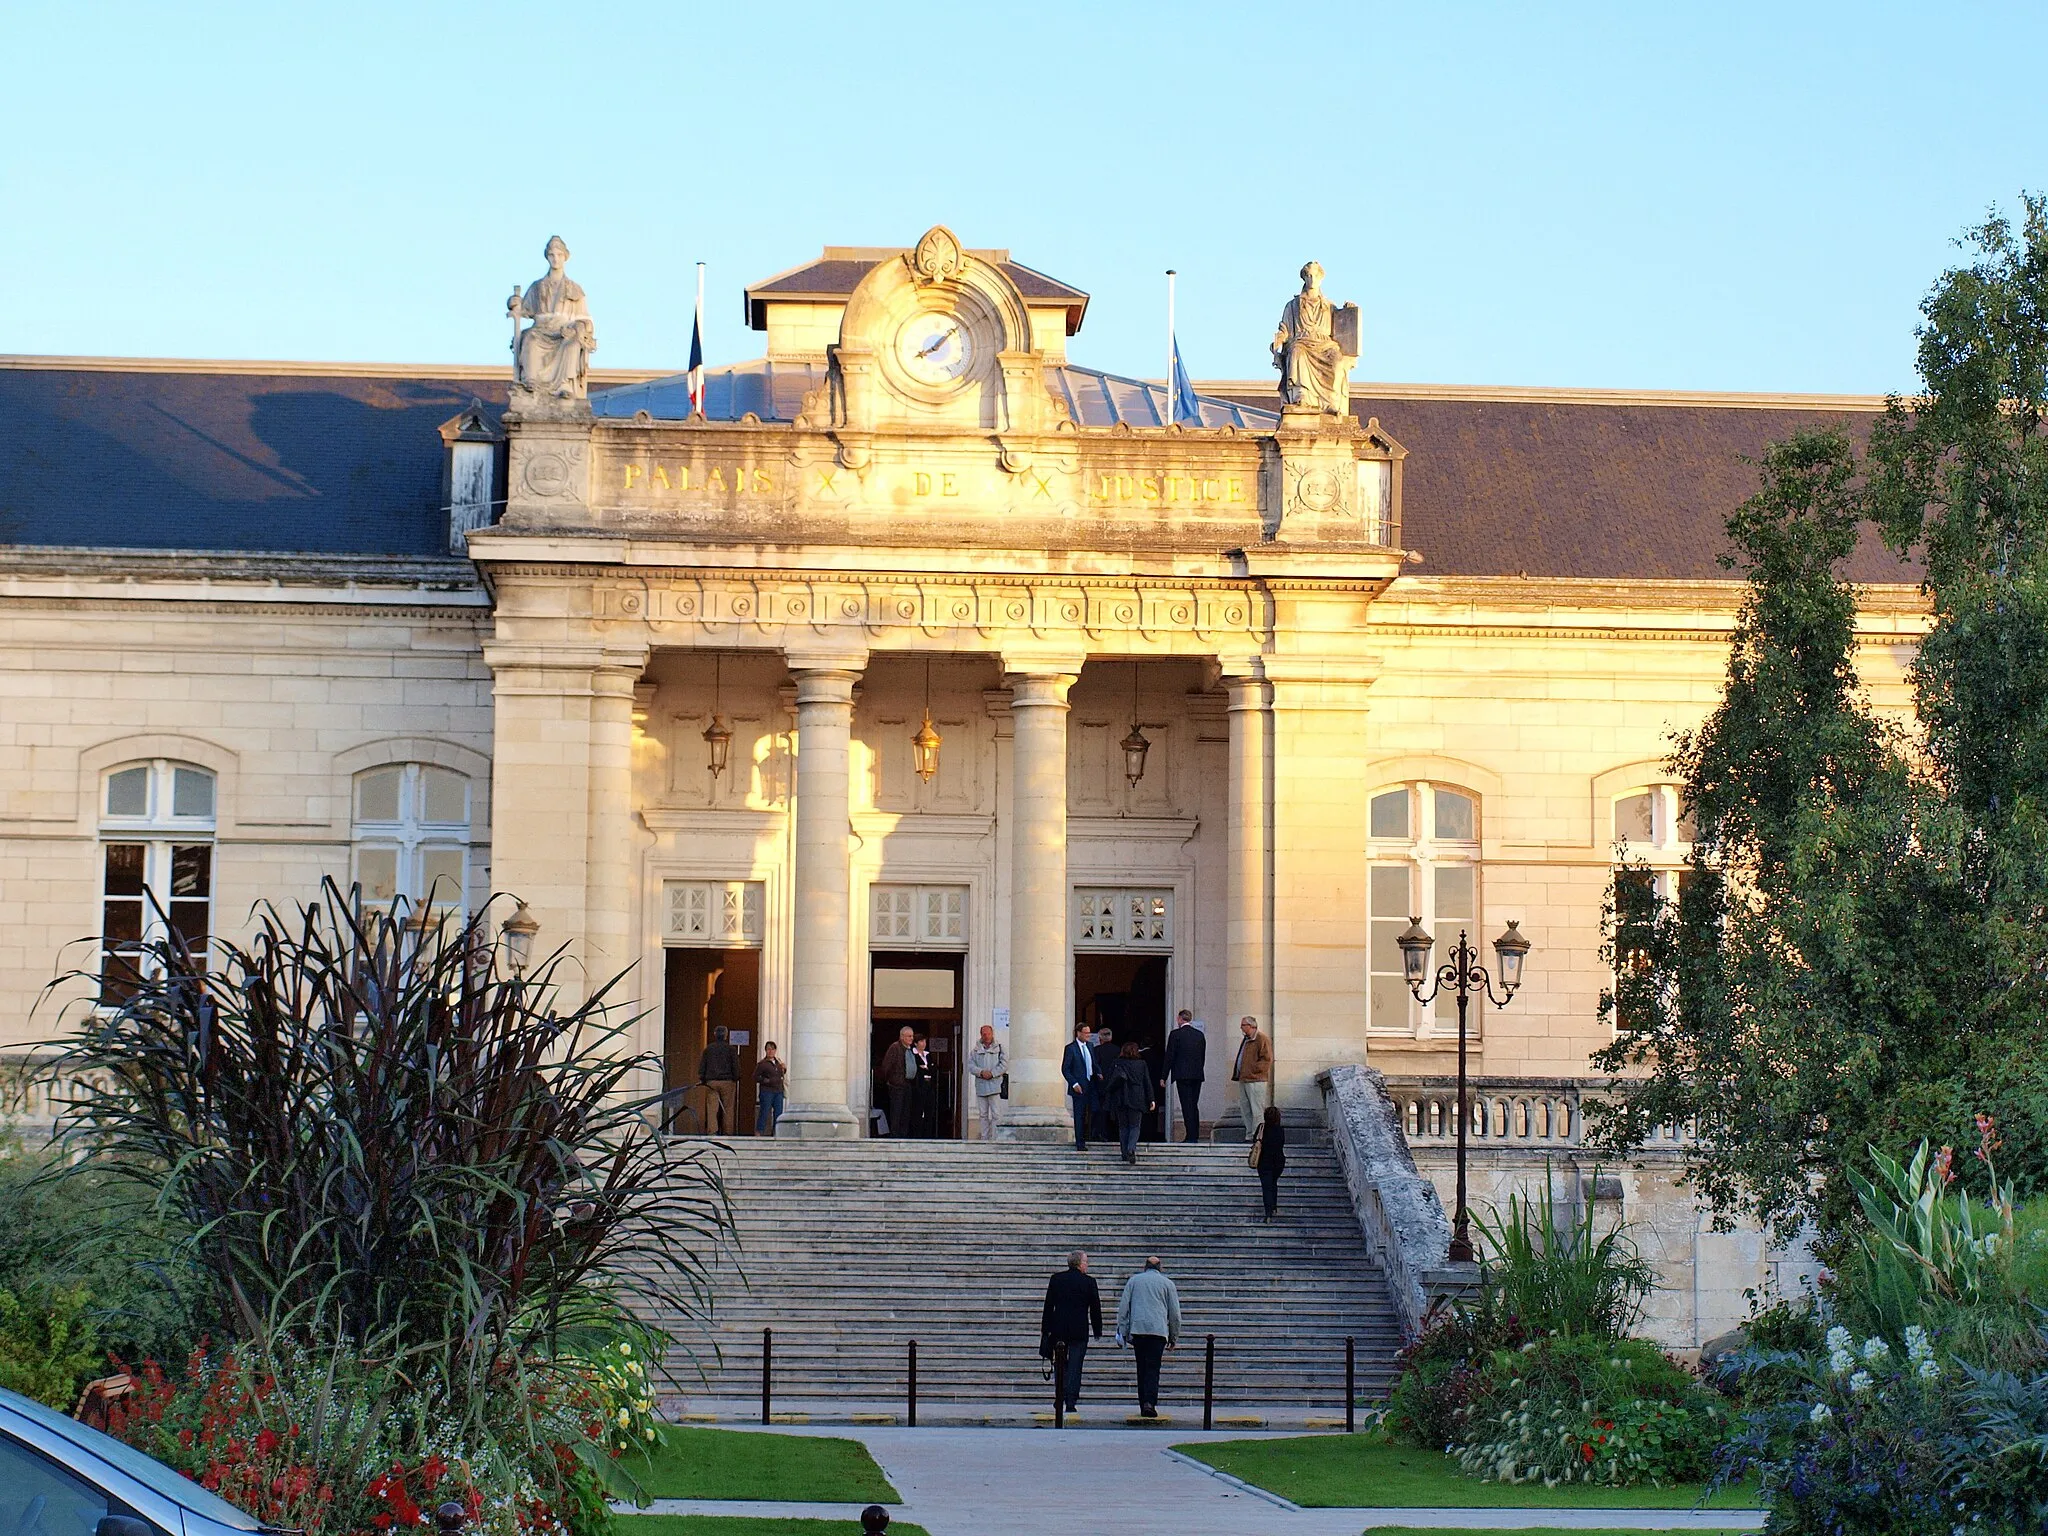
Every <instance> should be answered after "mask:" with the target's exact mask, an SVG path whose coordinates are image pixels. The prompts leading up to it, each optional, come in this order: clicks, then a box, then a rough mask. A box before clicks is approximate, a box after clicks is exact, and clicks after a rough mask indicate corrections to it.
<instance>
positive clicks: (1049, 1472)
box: [655, 1427, 1762, 1536]
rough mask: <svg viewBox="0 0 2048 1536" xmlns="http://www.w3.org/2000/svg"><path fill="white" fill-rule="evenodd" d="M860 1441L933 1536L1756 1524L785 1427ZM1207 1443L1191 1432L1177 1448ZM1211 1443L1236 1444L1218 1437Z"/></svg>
mask: <svg viewBox="0 0 2048 1536" xmlns="http://www.w3.org/2000/svg"><path fill="white" fill-rule="evenodd" d="M778 1432H779V1433H784V1434H799V1435H800V1434H840V1435H848V1436H849V1437H850V1438H852V1439H856V1440H859V1441H861V1442H863V1443H864V1444H865V1445H866V1446H867V1448H868V1450H869V1451H870V1452H872V1453H873V1455H874V1458H875V1460H876V1461H878V1462H880V1463H881V1466H882V1470H883V1471H884V1472H886V1473H887V1474H888V1476H889V1481H890V1482H892V1483H893V1484H895V1485H896V1489H897V1491H898V1492H899V1493H900V1494H902V1496H903V1502H902V1504H901V1505H899V1506H896V1507H895V1508H894V1509H893V1510H892V1511H891V1512H892V1513H893V1514H895V1515H897V1516H898V1518H900V1519H903V1520H906V1521H915V1522H916V1523H917V1524H919V1525H922V1526H923V1527H924V1528H925V1529H926V1530H928V1531H930V1532H931V1533H932V1536H1044V1533H1045V1532H1047V1531H1056V1530H1063V1529H1064V1530H1076V1531H1089V1530H1110V1531H1115V1532H1116V1533H1117V1536H1210V1533H1214V1536H1359V1532H1360V1531H1361V1530H1364V1529H1366V1528H1367V1527H1369V1526H1373V1525H1420V1526H1439V1527H1446V1526H1447V1527H1452V1528H1456V1527H1459V1526H1467V1527H1470V1526H1482V1527H1492V1528H1495V1529H1503V1530H1507V1529H1514V1528H1517V1527H1526V1526H1560V1527H1566V1528H1589V1527H1590V1528H1594V1529H1599V1528H1603V1527H1604V1528H1618V1529H1619V1528H1625V1529H1641V1530H1695V1531H1698V1530H1709V1531H1713V1530H1729V1529H1733V1528H1737V1527H1755V1526H1758V1525H1761V1524H1762V1516H1760V1515H1744V1514H1741V1513H1739V1512H1729V1511H1721V1512H1716V1513H1703V1514H1695V1513H1694V1512H1692V1511H1690V1510H1682V1509H1680V1510H1664V1509H1633V1510H1573V1509H1544V1510H1521V1509H1471V1510H1457V1509H1349V1510H1334V1509H1295V1508H1293V1507H1292V1506H1291V1505H1288V1504H1286V1503H1285V1501H1282V1500H1276V1499H1274V1498H1273V1497H1272V1496H1271V1495H1269V1494H1264V1493H1260V1492H1256V1491H1253V1490H1251V1489H1248V1488H1246V1487H1245V1486H1244V1485H1242V1484H1238V1483H1235V1482H1233V1481H1231V1480H1228V1479H1224V1478H1220V1477H1216V1476H1214V1475H1213V1474H1211V1473H1209V1472H1207V1471H1205V1470H1204V1469H1202V1468H1200V1467H1198V1466H1196V1465H1194V1464H1193V1463H1191V1462H1189V1461H1187V1460H1185V1459H1183V1458H1180V1457H1177V1456H1174V1455H1173V1454H1171V1453H1170V1452H1168V1451H1167V1450H1166V1448H1165V1446H1164V1445H1163V1444H1162V1443H1161V1439H1160V1436H1159V1435H1158V1434H1157V1433H1156V1432H1154V1431H1150V1430H1112V1429H1094V1430H1086V1429H1083V1430H1051V1429H940V1428H933V1429H923V1428H920V1429H897V1428H862V1427H856V1428H854V1429H852V1430H851V1431H848V1430H844V1429H831V1430H822V1429H808V1428H790V1429H785V1430H781V1431H778ZM1177 1438H1179V1439H1180V1440H1181V1441H1182V1442H1183V1443H1186V1442H1188V1441H1199V1440H1202V1439H1203V1438H1205V1437H1204V1436H1203V1435H1202V1434H1201V1433H1200V1432H1199V1431H1197V1432H1194V1433H1192V1434H1184V1435H1182V1436H1179V1437H1177ZM1206 1438H1209V1439H1217V1440H1224V1439H1233V1438H1239V1437H1237V1436H1231V1435H1225V1434H1220V1433H1219V1434H1216V1435H1212V1436H1208V1437H1206ZM655 1512H656V1513H661V1514H754V1515H783V1516H799V1517H809V1518H813V1519H833V1520H845V1521H847V1522H848V1523H849V1525H848V1528H849V1529H857V1528H858V1525H857V1520H858V1516H859V1514H860V1507H859V1506H858V1505H853V1504H766V1503H754V1502H741V1501H728V1500H708V1499H705V1500H700V1499H662V1500H660V1501H658V1502H657V1504H656V1505H655Z"/></svg>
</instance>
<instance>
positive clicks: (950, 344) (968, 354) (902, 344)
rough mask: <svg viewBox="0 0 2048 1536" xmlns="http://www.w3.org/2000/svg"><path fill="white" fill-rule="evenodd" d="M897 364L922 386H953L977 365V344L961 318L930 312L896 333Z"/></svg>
mask: <svg viewBox="0 0 2048 1536" xmlns="http://www.w3.org/2000/svg"><path fill="white" fill-rule="evenodd" d="M896 360H897V361H898V362H899V363H901V364H902V365H903V371H904V372H905V373H907V374H909V375H910V376H911V377H912V378H913V379H915V380H917V382H918V383H920V384H934V385H936V384H951V383H954V382H955V381H956V380H959V379H963V378H965V377H966V376H967V370H968V369H969V368H970V367H972V366H973V363H974V341H973V338H972V337H971V336H969V335H968V332H967V326H966V323H965V322H964V321H962V320H961V318H960V317H959V316H958V315H954V314H948V313H946V312H944V311H943V310H936V309H933V310H926V311H924V312H923V313H921V314H916V315H912V316H911V317H910V319H909V320H907V321H905V322H904V325H903V329H902V330H900V331H898V332H897V333H896Z"/></svg>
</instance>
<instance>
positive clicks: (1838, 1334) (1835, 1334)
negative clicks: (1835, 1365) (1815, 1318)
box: [1827, 1323, 1856, 1355]
mask: <svg viewBox="0 0 2048 1536" xmlns="http://www.w3.org/2000/svg"><path fill="white" fill-rule="evenodd" d="M1827 1342H1828V1353H1829V1354H1831V1355H1835V1354H1842V1353H1845V1352H1846V1351H1847V1350H1848V1349H1849V1347H1850V1346H1851V1345H1852V1344H1854V1343H1855V1342H1856V1336H1855V1335H1854V1334H1852V1333H1851V1332H1849V1330H1848V1329H1846V1328H1844V1327H1843V1326H1842V1325H1841V1324H1840V1323H1837V1324H1836V1325H1835V1326H1834V1327H1832V1328H1830V1329H1829V1330H1828V1341H1827Z"/></svg>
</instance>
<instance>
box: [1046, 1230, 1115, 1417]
mask: <svg viewBox="0 0 2048 1536" xmlns="http://www.w3.org/2000/svg"><path fill="white" fill-rule="evenodd" d="M1038 1336H1039V1338H1041V1339H1042V1340H1045V1341H1046V1342H1048V1343H1051V1344H1064V1345H1066V1346H1067V1371H1066V1374H1065V1375H1064V1376H1062V1377H1061V1378H1060V1401H1061V1402H1062V1403H1063V1404H1065V1406H1066V1410H1067V1412H1068V1413H1072V1412H1073V1411H1074V1410H1075V1409H1076V1408H1078V1407H1080V1405H1081V1366H1082V1363H1083V1362H1084V1361H1086V1360H1087V1358H1088V1340H1089V1339H1090V1338H1091V1337H1093V1338H1098V1339H1099V1338H1101V1337H1102V1293H1101V1292H1100V1291H1099V1290H1097V1289H1096V1287H1095V1281H1094V1279H1093V1277H1092V1276H1090V1275H1089V1273H1088V1255H1087V1254H1085V1253H1083V1252H1082V1251H1081V1250H1080V1249H1078V1248H1076V1249H1075V1250H1074V1251H1073V1252H1072V1253H1070V1254H1068V1255H1067V1267H1066V1268H1065V1269H1063V1270H1061V1271H1060V1272H1059V1273H1058V1274H1056V1275H1054V1276H1053V1277H1052V1279H1050V1280H1049V1281H1047V1282H1046V1286H1045V1310H1044V1311H1043V1312H1042V1313H1041V1314H1040V1315H1039V1319H1038Z"/></svg>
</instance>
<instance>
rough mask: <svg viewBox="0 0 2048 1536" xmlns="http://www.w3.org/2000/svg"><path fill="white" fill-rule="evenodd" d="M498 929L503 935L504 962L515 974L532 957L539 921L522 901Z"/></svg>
mask: <svg viewBox="0 0 2048 1536" xmlns="http://www.w3.org/2000/svg"><path fill="white" fill-rule="evenodd" d="M499 931H500V932H502V933H503V934H504V935H505V963H506V964H507V965H509V966H511V967H512V973H513V974H514V975H515V976H516V975H518V974H519V973H520V972H522V971H524V970H525V969H526V967H527V964H528V962H529V961H531V960H532V959H533V936H534V935H535V934H537V933H539V932H540V922H539V920H538V919H537V918H535V917H534V915H533V914H532V913H531V912H529V911H527V910H526V903H525V902H523V901H522V902H520V903H519V910H518V911H517V912H514V913H513V914H512V915H511V916H510V917H508V918H506V919H505V921H504V922H503V923H502V924H500V925H499Z"/></svg>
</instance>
